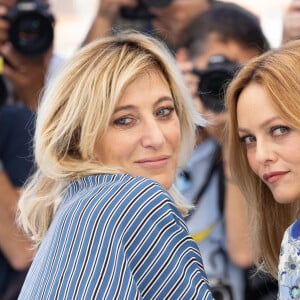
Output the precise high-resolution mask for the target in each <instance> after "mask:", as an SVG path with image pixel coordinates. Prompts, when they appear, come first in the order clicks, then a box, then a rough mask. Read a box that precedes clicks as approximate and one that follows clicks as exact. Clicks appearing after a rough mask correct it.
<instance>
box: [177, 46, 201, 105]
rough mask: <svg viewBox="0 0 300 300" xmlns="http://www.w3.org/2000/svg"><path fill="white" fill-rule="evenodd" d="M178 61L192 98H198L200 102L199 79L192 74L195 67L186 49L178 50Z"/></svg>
mask: <svg viewBox="0 0 300 300" xmlns="http://www.w3.org/2000/svg"><path fill="white" fill-rule="evenodd" d="M176 61H177V65H178V67H179V69H180V70H181V72H182V74H183V77H184V79H185V82H186V85H187V87H188V89H189V91H190V93H191V95H192V97H193V98H197V101H198V99H199V98H198V84H199V77H198V76H197V75H195V74H193V73H192V71H193V68H194V66H193V63H192V62H191V60H190V59H189V58H188V55H187V53H186V49H184V48H180V49H178V50H177V52H176Z"/></svg>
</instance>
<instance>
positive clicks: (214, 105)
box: [193, 55, 240, 113]
mask: <svg viewBox="0 0 300 300" xmlns="http://www.w3.org/2000/svg"><path fill="white" fill-rule="evenodd" d="M239 69H240V64H238V63H237V62H235V61H231V60H229V59H227V58H226V57H225V56H223V55H213V56H211V57H210V60H209V63H208V66H207V68H206V69H205V70H197V69H195V70H193V73H194V74H196V75H198V76H199V79H200V80H199V85H198V95H199V97H200V99H201V101H202V103H203V105H204V106H205V107H206V108H207V109H209V110H211V111H213V112H216V113H220V112H223V111H225V99H224V97H225V90H226V87H227V85H228V84H229V83H230V82H231V80H232V79H233V77H234V75H235V73H236V72H237V71H238V70H239Z"/></svg>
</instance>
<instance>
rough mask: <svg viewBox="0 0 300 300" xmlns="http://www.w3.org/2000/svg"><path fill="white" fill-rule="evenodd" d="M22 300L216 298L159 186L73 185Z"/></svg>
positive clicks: (94, 181) (123, 182) (104, 181)
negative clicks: (213, 296)
mask: <svg viewBox="0 0 300 300" xmlns="http://www.w3.org/2000/svg"><path fill="white" fill-rule="evenodd" d="M19 299H28V300H29V299H30V300H33V299H37V300H41V299H49V300H50V299H51V300H52V299H64V300H66V299H88V300H91V299H101V300H103V299H108V300H110V299H112V300H113V299H130V300H131V299H133V300H134V299H151V300H152V299H176V300H177V299H180V300H184V299H186V300H191V299H213V298H212V295H211V293H210V290H209V287H208V283H207V279H206V275H205V272H204V269H203V264H202V259H201V256H200V254H199V251H198V249H197V246H196V244H195V243H194V242H193V241H192V239H191V238H190V236H189V235H188V232H187V228H186V226H185V224H184V221H183V219H182V217H181V215H180V213H179V212H178V210H177V209H176V208H175V206H174V205H173V203H172V202H171V200H170V195H169V194H168V192H167V191H166V190H165V189H163V188H162V187H161V186H160V185H159V184H158V183H157V182H154V181H152V180H150V179H145V178H141V177H132V176H130V175H121V174H117V175H99V176H87V177H84V178H81V179H78V180H76V181H73V182H71V183H70V185H69V187H68V190H67V192H66V194H65V196H64V199H63V201H62V203H61V205H60V207H59V209H58V210H57V212H56V214H55V217H54V219H53V221H52V224H51V226H50V228H49V230H48V233H47V235H46V237H45V239H44V241H43V243H42V244H41V246H40V248H39V250H38V252H37V254H36V256H35V258H34V261H33V263H32V266H31V268H30V270H29V273H28V275H27V278H26V281H25V283H24V286H23V289H22V291H21V294H20V296H19Z"/></svg>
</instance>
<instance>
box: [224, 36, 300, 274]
mask: <svg viewBox="0 0 300 300" xmlns="http://www.w3.org/2000/svg"><path fill="white" fill-rule="evenodd" d="M252 82H255V83H258V84H260V85H262V86H263V87H264V88H265V90H266V91H267V93H268V94H269V96H270V100H271V101H272V105H273V106H274V108H275V110H276V111H277V112H278V113H279V115H280V116H281V118H282V119H283V120H284V121H285V122H287V124H289V125H290V126H291V127H293V128H297V129H299V130H300V41H293V42H290V43H287V44H286V45H284V46H282V47H280V48H277V49H273V50H270V51H269V52H267V53H265V54H263V55H261V56H259V57H257V58H254V59H252V60H251V61H250V62H249V63H248V64H246V66H244V67H243V69H242V70H241V71H240V72H239V74H238V75H237V77H236V78H235V79H234V80H233V81H232V82H231V84H230V85H229V88H228V90H227V96H226V99H227V107H228V112H229V128H228V135H229V139H228V142H229V145H228V147H229V156H230V157H229V161H230V167H231V172H232V176H233V178H234V180H235V181H236V183H237V184H238V185H239V187H240V189H241V191H242V192H243V194H244V196H245V198H246V200H247V202H248V207H249V212H250V217H251V224H252V226H251V227H250V228H251V232H250V235H251V239H252V245H253V251H254V254H255V257H256V258H257V265H258V267H259V269H260V270H263V271H267V272H270V273H271V275H272V276H273V277H274V278H277V272H278V260H279V251H280V244H281V240H282V237H283V233H284V231H285V229H286V228H287V227H288V226H289V225H290V224H291V223H292V222H293V221H294V220H295V219H297V218H299V208H300V202H295V203H290V204H280V203H277V202H276V201H275V199H274V197H273V195H272V193H271V191H270V189H269V188H268V187H267V186H266V184H265V183H264V182H263V181H262V180H261V179H260V178H259V177H258V176H257V175H255V173H254V172H253V171H252V170H251V168H250V166H249V163H248V160H247V155H246V150H245V147H244V144H243V143H242V142H241V140H240V138H239V135H238V122H237V102H238V100H239V96H240V94H241V92H242V91H243V90H244V89H245V87H247V86H248V85H249V84H250V83H252ZM299 184H300V182H299Z"/></svg>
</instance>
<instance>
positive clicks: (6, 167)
mask: <svg viewBox="0 0 300 300" xmlns="http://www.w3.org/2000/svg"><path fill="white" fill-rule="evenodd" d="M53 26H54V18H53V15H52V13H51V11H50V9H49V8H48V5H47V1H31V2H30V1H27V2H26V3H25V1H15V0H0V56H1V62H2V64H1V68H0V69H1V70H0V102H1V105H0V228H1V230H0V299H1V300H13V299H17V297H18V293H19V290H20V288H21V286H22V283H23V280H24V278H25V275H26V272H27V269H28V267H29V265H30V263H31V260H32V256H33V253H34V251H33V249H32V243H31V241H30V240H28V239H27V238H26V237H25V236H24V234H23V233H22V232H21V231H20V230H19V229H18V228H17V227H16V224H15V212H16V206H17V203H18V200H19V197H20V193H21V192H22V187H23V185H24V183H25V181H26V180H27V178H28V177H29V176H30V174H31V172H32V171H33V168H34V163H33V151H32V148H33V145H32V138H33V133H34V129H35V110H36V108H37V107H38V103H39V97H40V94H41V93H42V91H43V88H44V87H45V85H46V84H47V82H48V81H49V80H50V77H51V76H52V75H54V74H55V72H56V71H57V70H58V69H59V67H60V66H61V65H62V63H63V60H62V59H60V58H59V57H58V56H56V55H54V53H53V38H54V28H53Z"/></svg>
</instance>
